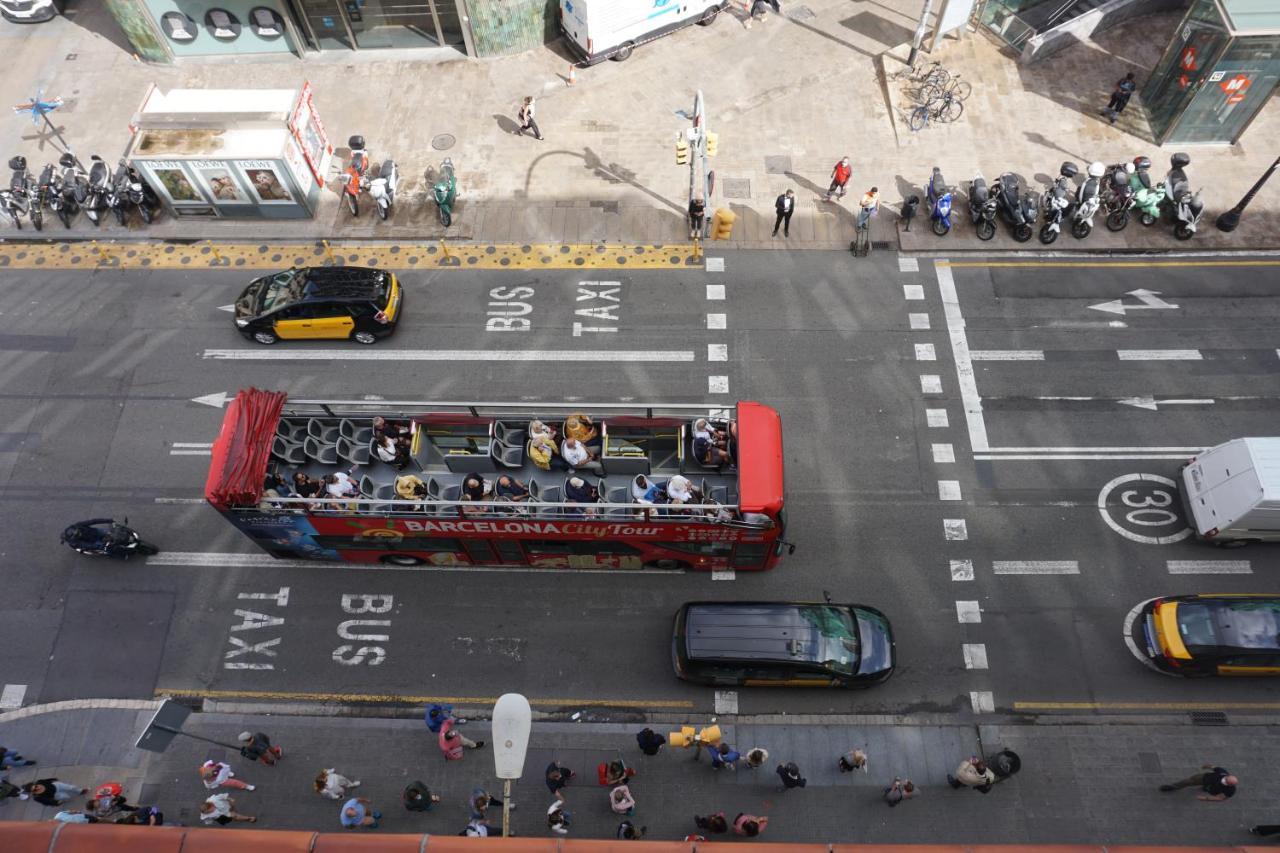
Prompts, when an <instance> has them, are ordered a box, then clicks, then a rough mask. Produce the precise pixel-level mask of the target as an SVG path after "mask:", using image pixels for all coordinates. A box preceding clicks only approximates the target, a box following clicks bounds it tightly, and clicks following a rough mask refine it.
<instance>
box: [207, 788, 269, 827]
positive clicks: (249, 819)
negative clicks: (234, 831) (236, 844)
mask: <svg viewBox="0 0 1280 853" xmlns="http://www.w3.org/2000/svg"><path fill="white" fill-rule="evenodd" d="M200 819H201V820H202V821H204V822H205V823H216V824H219V825H221V826H226V825H227V824H229V823H231V822H232V821H245V822H246V823H257V822H258V819H257V818H256V817H253V816H251V815H244V814H240V813H239V812H238V811H236V801H235V800H233V799H231V795H230V794H228V793H226V792H225V791H224V792H223V793H221V794H214V795H213V796H211V797H207V798H206V799H205V801H204V802H203V803H202V804H201V805H200Z"/></svg>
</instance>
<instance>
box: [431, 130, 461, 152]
mask: <svg viewBox="0 0 1280 853" xmlns="http://www.w3.org/2000/svg"><path fill="white" fill-rule="evenodd" d="M457 141H458V140H457V139H455V138H454V136H453V134H452V133H437V134H436V135H435V136H434V137H432V138H431V147H432V148H434V149H435V150H437V151H448V150H449V149H450V148H452V147H453V146H454V143H456V142H457Z"/></svg>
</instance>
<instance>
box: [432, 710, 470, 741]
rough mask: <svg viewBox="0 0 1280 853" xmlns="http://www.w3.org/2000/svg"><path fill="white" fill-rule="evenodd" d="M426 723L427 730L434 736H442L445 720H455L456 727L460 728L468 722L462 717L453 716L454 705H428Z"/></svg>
mask: <svg viewBox="0 0 1280 853" xmlns="http://www.w3.org/2000/svg"><path fill="white" fill-rule="evenodd" d="M423 719H424V720H425V721H426V724H427V730H428V731H430V732H431V733H432V734H433V735H435V734H440V727H441V726H442V725H444V721H445V720H453V724H454V725H455V726H460V725H462V724H464V723H465V722H466V720H464V719H462V718H461V717H455V716H454V715H453V706H452V705H434V704H433V705H428V706H427V713H426V714H425V715H424V716H423Z"/></svg>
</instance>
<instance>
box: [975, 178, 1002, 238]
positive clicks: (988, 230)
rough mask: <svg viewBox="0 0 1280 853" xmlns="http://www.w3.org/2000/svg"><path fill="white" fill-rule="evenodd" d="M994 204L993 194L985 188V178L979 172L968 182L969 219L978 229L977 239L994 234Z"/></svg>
mask: <svg viewBox="0 0 1280 853" xmlns="http://www.w3.org/2000/svg"><path fill="white" fill-rule="evenodd" d="M996 206H997V202H996V199H995V196H993V195H992V194H991V192H990V191H989V190H988V189H987V179H986V178H984V177H982V173H981V172H979V173H978V174H976V175H974V176H973V181H972V182H971V183H970V184H969V219H970V220H972V221H973V225H974V227H975V228H976V229H977V230H978V239H979V240H990V239H991V238H992V237H994V236H996Z"/></svg>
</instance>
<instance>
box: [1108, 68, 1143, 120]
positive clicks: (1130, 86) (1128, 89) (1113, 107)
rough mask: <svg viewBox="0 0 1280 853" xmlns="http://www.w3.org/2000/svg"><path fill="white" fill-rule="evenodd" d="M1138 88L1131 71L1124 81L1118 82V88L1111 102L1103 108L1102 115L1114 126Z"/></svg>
mask: <svg viewBox="0 0 1280 853" xmlns="http://www.w3.org/2000/svg"><path fill="white" fill-rule="evenodd" d="M1137 88H1138V84H1137V83H1136V82H1134V79H1133V72H1132V71H1130V72H1129V73H1128V74H1126V75H1124V79H1123V80H1117V81H1116V88H1115V90H1114V91H1112V93H1111V100H1110V101H1108V102H1107V105H1106V106H1105V107H1104V108H1103V110H1102V114H1103V115H1104V116H1106V117H1107V120H1108V121H1110V122H1111V123H1112V124H1115V123H1116V119H1118V118H1120V113H1122V112H1124V108H1125V107H1127V106H1129V99H1130V98H1131V97H1133V93H1134V91H1136V90H1137Z"/></svg>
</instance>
